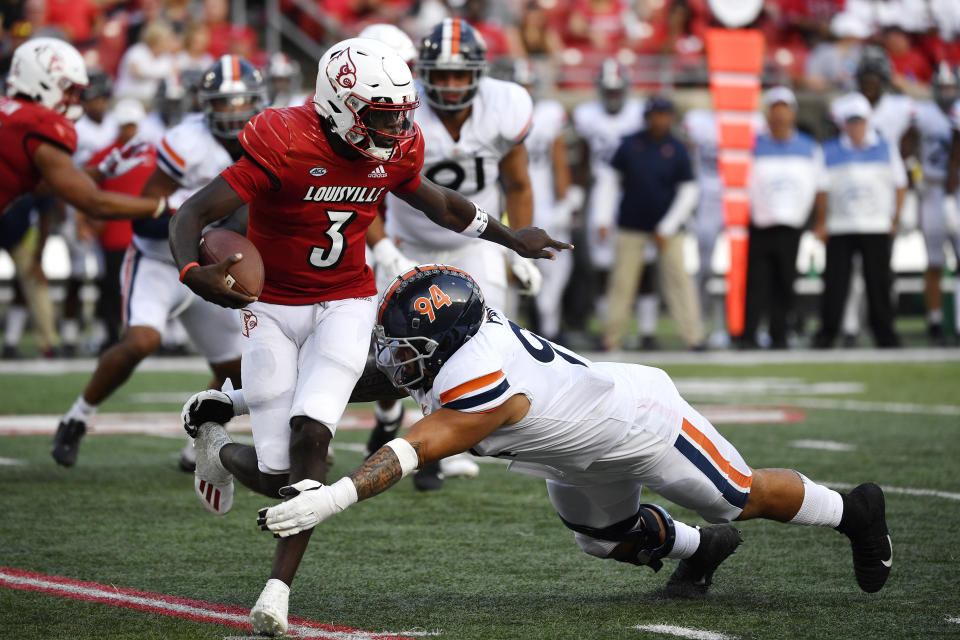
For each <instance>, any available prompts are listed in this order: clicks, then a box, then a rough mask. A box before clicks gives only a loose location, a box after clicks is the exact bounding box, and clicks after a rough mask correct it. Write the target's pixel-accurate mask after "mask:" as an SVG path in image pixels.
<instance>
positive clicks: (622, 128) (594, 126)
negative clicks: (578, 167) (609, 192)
mask: <svg viewBox="0 0 960 640" xmlns="http://www.w3.org/2000/svg"><path fill="white" fill-rule="evenodd" d="M573 128H574V129H576V131H577V135H579V136H580V137H581V138H583V139H584V140H586V141H587V145H589V147H590V168H591V170H592V171H594V172H596V170H597V165H598V164H603V165H609V164H610V159H611V158H613V154H614V152H615V151H616V150H617V147H619V146H620V140H621V139H622V138H624V137H625V136H629V135H631V134H634V133H636V132H638V131H640V130H641V129H642V128H643V102H642V101H641V100H638V99H636V98H627V100H626V101H625V102H624V103H623V108H622V109H620V111H618V112H617V113H613V114H610V113H607V110H606V109H604V108H603V104H601V103H600V102H599V101H593V102H584V103H582V104H580V105H578V106H577V108H576V109H574V110H573Z"/></svg>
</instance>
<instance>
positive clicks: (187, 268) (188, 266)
mask: <svg viewBox="0 0 960 640" xmlns="http://www.w3.org/2000/svg"><path fill="white" fill-rule="evenodd" d="M199 266H200V263H199V262H188V263H187V264H185V265H183V269H180V282H183V277H184V276H185V275H187V271H190V269H193V268H194V267H199Z"/></svg>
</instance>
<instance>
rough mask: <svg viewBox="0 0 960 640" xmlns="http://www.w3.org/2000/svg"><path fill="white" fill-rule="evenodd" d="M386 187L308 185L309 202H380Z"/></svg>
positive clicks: (305, 199) (307, 197) (304, 199)
mask: <svg viewBox="0 0 960 640" xmlns="http://www.w3.org/2000/svg"><path fill="white" fill-rule="evenodd" d="M384 191H386V187H308V188H307V194H306V195H305V196H303V201H304V202H307V201H310V202H378V201H379V200H380V198H381V197H383V192H384Z"/></svg>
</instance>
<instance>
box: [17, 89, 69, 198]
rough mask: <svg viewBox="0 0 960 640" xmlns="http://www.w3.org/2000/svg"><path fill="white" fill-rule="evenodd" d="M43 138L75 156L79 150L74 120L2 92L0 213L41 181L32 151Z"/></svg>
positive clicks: (43, 140) (42, 141) (44, 140)
mask: <svg viewBox="0 0 960 640" xmlns="http://www.w3.org/2000/svg"><path fill="white" fill-rule="evenodd" d="M44 142H49V143H50V144H52V145H54V146H57V147H60V148H61V149H63V150H64V151H65V152H67V153H68V154H69V155H71V156H72V155H73V152H74V151H76V150H77V132H76V130H75V129H74V128H73V123H72V122H70V120H68V119H67V118H65V117H64V116H62V115H60V114H59V113H57V112H56V111H54V110H52V109H47V108H46V107H44V106H43V105H40V104H37V103H36V102H30V101H28V100H20V99H17V98H7V97H5V96H0V215H2V213H3V211H4V210H5V209H6V208H7V205H9V204H10V203H11V202H13V201H14V200H15V199H17V198H19V197H20V196H22V195H23V194H25V193H30V192H31V191H33V190H34V189H35V188H36V186H37V183H39V182H40V178H41V176H40V172H39V171H37V168H36V167H35V166H34V165H33V154H34V152H35V151H36V150H37V147H38V146H40V144H41V143H44Z"/></svg>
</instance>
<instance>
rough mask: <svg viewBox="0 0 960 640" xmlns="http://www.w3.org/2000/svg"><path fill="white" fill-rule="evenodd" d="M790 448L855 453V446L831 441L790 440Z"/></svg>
mask: <svg viewBox="0 0 960 640" xmlns="http://www.w3.org/2000/svg"><path fill="white" fill-rule="evenodd" d="M790 446H791V447H796V448H798V449H819V450H821V451H856V450H857V445H855V444H847V443H846V442H834V441H833V440H792V441H791V442H790Z"/></svg>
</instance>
